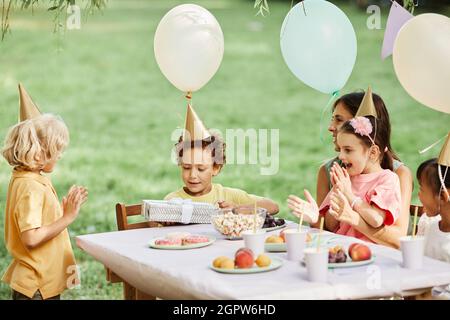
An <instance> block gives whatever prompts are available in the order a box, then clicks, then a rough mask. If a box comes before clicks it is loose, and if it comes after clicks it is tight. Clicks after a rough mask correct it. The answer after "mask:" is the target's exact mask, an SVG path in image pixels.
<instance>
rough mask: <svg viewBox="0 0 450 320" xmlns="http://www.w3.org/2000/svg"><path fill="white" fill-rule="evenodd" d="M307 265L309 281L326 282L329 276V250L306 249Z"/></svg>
mask: <svg viewBox="0 0 450 320" xmlns="http://www.w3.org/2000/svg"><path fill="white" fill-rule="evenodd" d="M304 253H305V264H306V270H307V273H308V280H309V281H312V282H326V281H327V274H328V250H327V249H325V248H320V249H319V251H317V248H308V249H305V251H304Z"/></svg>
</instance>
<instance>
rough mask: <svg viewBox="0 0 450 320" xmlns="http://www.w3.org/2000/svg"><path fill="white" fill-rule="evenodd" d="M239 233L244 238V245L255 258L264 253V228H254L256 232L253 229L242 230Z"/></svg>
mask: <svg viewBox="0 0 450 320" xmlns="http://www.w3.org/2000/svg"><path fill="white" fill-rule="evenodd" d="M241 235H242V237H243V238H244V245H245V247H246V248H248V249H250V250H252V251H253V254H254V255H255V259H256V257H258V255H260V254H262V253H264V239H265V236H266V231H265V230H261V229H259V230H256V233H255V232H253V230H247V231H244V232H242V233H241Z"/></svg>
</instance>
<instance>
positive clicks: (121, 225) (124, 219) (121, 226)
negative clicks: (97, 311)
mask: <svg viewBox="0 0 450 320" xmlns="http://www.w3.org/2000/svg"><path fill="white" fill-rule="evenodd" d="M141 209H142V205H140V204H135V205H129V206H126V205H125V204H123V203H117V204H116V220H117V229H118V230H119V231H122V230H132V229H140V228H153V227H160V226H161V225H160V224H159V223H156V222H147V221H144V222H137V223H128V217H130V216H137V215H140V214H141ZM106 280H107V281H109V282H111V283H117V282H123V296H124V299H125V300H155V299H156V297H154V296H150V295H148V294H146V293H144V292H142V291H139V290H138V289H136V288H135V287H133V286H132V285H130V284H129V283H128V282H126V281H125V280H123V279H122V278H121V277H119V276H118V275H117V274H115V273H114V272H113V271H112V270H110V269H108V268H106Z"/></svg>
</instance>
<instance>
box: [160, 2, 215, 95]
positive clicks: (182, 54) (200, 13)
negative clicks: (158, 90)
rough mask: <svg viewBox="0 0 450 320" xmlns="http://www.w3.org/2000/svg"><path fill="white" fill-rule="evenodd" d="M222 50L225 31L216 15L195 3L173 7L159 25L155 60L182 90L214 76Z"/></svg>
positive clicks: (166, 75) (202, 82) (192, 88)
mask: <svg viewBox="0 0 450 320" xmlns="http://www.w3.org/2000/svg"><path fill="white" fill-rule="evenodd" d="M223 50H224V44H223V33H222V29H221V28H220V25H219V23H218V22H217V20H216V18H215V17H214V16H213V15H212V14H211V13H210V12H209V11H208V10H206V9H204V8H202V7H200V6H198V5H195V4H183V5H179V6H176V7H175V8H173V9H171V10H170V11H169V12H167V13H166V15H165V16H164V17H163V18H162V19H161V21H160V22H159V24H158V27H157V28H156V32H155V39H154V51H155V58H156V62H157V63H158V66H159V68H160V69H161V72H162V73H163V74H164V76H165V77H166V78H167V79H168V80H169V81H170V82H171V83H172V84H173V85H174V86H175V87H177V88H178V89H179V90H181V91H183V92H193V91H196V90H198V89H200V88H201V87H203V86H204V85H205V84H206V83H207V82H208V81H209V80H210V79H211V78H212V77H213V76H214V74H215V73H216V71H217V69H219V66H220V63H221V62H222V57H223Z"/></svg>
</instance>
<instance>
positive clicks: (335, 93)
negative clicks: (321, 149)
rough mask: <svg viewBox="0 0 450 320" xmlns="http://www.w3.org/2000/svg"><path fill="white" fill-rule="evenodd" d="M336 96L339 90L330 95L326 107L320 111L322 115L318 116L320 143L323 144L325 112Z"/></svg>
mask: <svg viewBox="0 0 450 320" xmlns="http://www.w3.org/2000/svg"><path fill="white" fill-rule="evenodd" d="M338 95H339V90H337V91H335V92H333V94H332V95H331V98H330V100H328V102H327V104H326V106H325V107H324V108H323V110H322V115H321V116H320V141H322V143H324V142H325V140H324V139H323V122H324V117H325V112H326V111H327V110H328V108H329V107H330V105H331V103H332V102H333V100H334V99H336V97H337V96H338Z"/></svg>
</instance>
